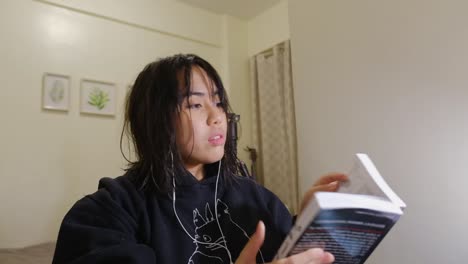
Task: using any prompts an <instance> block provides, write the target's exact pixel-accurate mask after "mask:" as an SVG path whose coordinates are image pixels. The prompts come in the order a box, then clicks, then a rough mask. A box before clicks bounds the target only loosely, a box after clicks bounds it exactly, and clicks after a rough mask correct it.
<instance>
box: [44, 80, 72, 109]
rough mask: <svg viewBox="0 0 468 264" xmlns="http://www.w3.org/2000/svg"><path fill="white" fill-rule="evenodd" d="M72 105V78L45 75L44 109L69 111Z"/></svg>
mask: <svg viewBox="0 0 468 264" xmlns="http://www.w3.org/2000/svg"><path fill="white" fill-rule="evenodd" d="M69 105H70V77H69V76H65V75H60V74H53V73H45V74H44V76H43V78H42V108H44V109H48V110H60V111H68V109H69Z"/></svg>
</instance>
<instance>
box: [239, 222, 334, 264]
mask: <svg viewBox="0 0 468 264" xmlns="http://www.w3.org/2000/svg"><path fill="white" fill-rule="evenodd" d="M264 239H265V225H264V224H263V222H262V221H260V222H259V223H258V225H257V230H256V231H255V233H254V234H253V235H252V237H250V240H249V242H248V243H247V245H245V247H244V249H242V252H241V253H240V255H239V258H237V260H236V264H255V263H257V262H256V258H257V253H258V251H259V250H260V247H261V246H262V244H263V240H264ZM334 260H335V258H334V257H333V255H332V254H330V253H328V252H325V251H323V250H322V249H321V248H313V249H309V250H307V251H304V252H302V253H299V254H296V255H292V256H290V257H287V258H283V259H279V260H275V261H273V262H271V263H270V264H306V263H307V264H327V263H332V262H333V261H334Z"/></svg>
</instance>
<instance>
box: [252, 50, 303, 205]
mask: <svg viewBox="0 0 468 264" xmlns="http://www.w3.org/2000/svg"><path fill="white" fill-rule="evenodd" d="M250 70H251V76H252V78H251V80H252V84H251V85H252V88H253V89H252V109H253V144H254V147H255V148H256V149H258V160H257V161H258V162H257V180H258V181H259V182H260V183H261V184H263V185H264V186H265V187H267V188H268V189H270V190H271V191H272V192H274V193H275V194H276V195H277V196H278V197H279V198H280V199H281V200H282V201H283V202H284V203H285V204H286V206H287V207H288V208H289V210H290V211H291V212H293V213H295V212H297V209H298V208H297V207H298V180H297V179H298V177H297V157H296V155H297V146H296V123H295V114H294V97H293V85H292V76H291V54H290V46H289V41H286V42H283V43H280V44H278V45H276V46H275V47H273V48H272V49H271V50H269V51H266V52H262V53H260V54H258V55H256V56H254V57H253V58H251V60H250Z"/></svg>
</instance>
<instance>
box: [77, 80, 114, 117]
mask: <svg viewBox="0 0 468 264" xmlns="http://www.w3.org/2000/svg"><path fill="white" fill-rule="evenodd" d="M115 105H116V87H115V84H113V83H108V82H101V81H93V80H85V79H83V80H81V102H80V111H81V113H85V114H97V115H108V116H113V115H115Z"/></svg>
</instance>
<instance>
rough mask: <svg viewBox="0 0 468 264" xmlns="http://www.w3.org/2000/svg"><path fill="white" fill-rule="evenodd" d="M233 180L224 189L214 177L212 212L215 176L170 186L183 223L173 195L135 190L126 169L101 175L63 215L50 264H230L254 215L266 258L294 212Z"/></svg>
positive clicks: (264, 191)
mask: <svg viewBox="0 0 468 264" xmlns="http://www.w3.org/2000/svg"><path fill="white" fill-rule="evenodd" d="M234 177H235V180H234V182H233V183H232V184H230V185H226V187H224V186H225V185H224V184H223V183H222V181H223V176H220V179H219V181H220V183H219V184H218V195H217V199H216V200H217V213H218V217H216V213H215V211H216V210H215V208H214V204H215V189H216V173H213V172H211V174H209V175H208V174H207V177H206V178H205V179H204V180H202V181H197V180H196V179H195V178H194V177H193V176H192V175H187V177H185V180H184V182H182V183H180V184H178V186H177V187H176V201H175V210H176V212H177V215H178V216H179V219H180V222H181V223H182V224H181V223H180V222H179V220H178V219H177V217H176V214H175V213H174V208H173V200H172V193H171V194H170V195H156V194H148V193H147V192H144V191H141V190H139V188H137V185H136V184H135V183H134V182H135V181H134V180H133V176H132V174H131V173H127V174H126V175H124V176H120V177H118V178H116V179H111V178H103V179H101V180H100V182H99V187H98V191H97V192H95V193H94V194H91V195H87V196H86V197H84V198H82V199H81V200H79V201H78V202H77V203H76V204H75V205H74V206H73V207H72V208H71V209H70V211H69V212H68V213H67V215H66V216H65V218H64V220H63V222H62V225H61V228H60V232H59V236H58V241H57V247H56V250H55V255H54V260H53V264H62V263H74V264H78V263H101V264H103V263H129V264H130V263H152V264H154V263H194V264H197V263H200V264H211V263H230V262H232V263H234V262H235V260H236V259H237V257H238V256H239V254H240V252H241V250H242V249H243V247H244V246H245V244H246V243H247V241H248V239H249V237H250V236H251V235H252V234H253V233H254V232H255V229H256V226H257V223H258V221H259V220H262V221H263V222H264V223H265V226H266V236H265V242H264V244H263V246H262V248H261V251H260V252H261V254H258V256H257V262H258V263H262V262H269V261H271V260H272V258H273V257H274V255H275V253H276V251H277V250H278V248H279V246H280V245H281V242H282V241H283V239H284V237H285V236H286V234H287V233H288V232H289V230H290V228H291V226H292V217H291V215H290V214H289V212H288V210H287V209H286V207H285V206H284V205H283V203H282V202H281V201H280V200H279V199H278V198H277V197H276V196H275V195H274V194H273V193H271V192H270V191H268V190H267V189H265V188H263V187H262V186H260V185H258V184H257V183H255V182H254V181H253V180H250V179H249V178H246V177H237V176H234ZM218 223H219V224H218ZM184 228H185V230H186V231H187V232H186V231H184ZM187 233H188V234H187ZM189 235H190V236H191V237H190V236H189ZM194 239H195V240H194Z"/></svg>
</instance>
